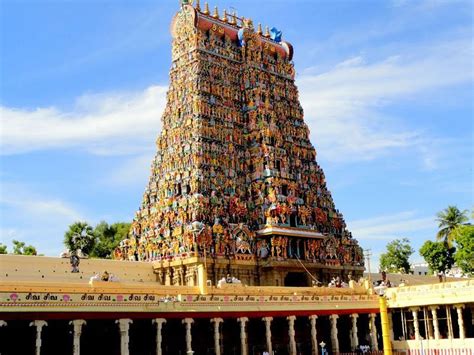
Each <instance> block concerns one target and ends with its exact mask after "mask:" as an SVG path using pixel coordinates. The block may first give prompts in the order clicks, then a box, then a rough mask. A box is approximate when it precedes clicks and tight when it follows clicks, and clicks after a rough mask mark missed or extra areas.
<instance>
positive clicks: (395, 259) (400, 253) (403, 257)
mask: <svg viewBox="0 0 474 355" xmlns="http://www.w3.org/2000/svg"><path fill="white" fill-rule="evenodd" d="M386 248H387V252H386V253H383V254H382V255H381V256H380V269H381V270H382V271H386V272H400V271H401V272H403V273H405V274H408V273H409V272H410V262H409V261H408V260H409V259H410V256H411V255H412V254H413V253H414V252H415V251H414V250H413V248H412V247H411V246H410V241H409V240H408V239H407V238H403V239H396V240H394V241H392V242H390V243H388V244H387V247H386Z"/></svg>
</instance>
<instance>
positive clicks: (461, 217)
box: [436, 206, 468, 247]
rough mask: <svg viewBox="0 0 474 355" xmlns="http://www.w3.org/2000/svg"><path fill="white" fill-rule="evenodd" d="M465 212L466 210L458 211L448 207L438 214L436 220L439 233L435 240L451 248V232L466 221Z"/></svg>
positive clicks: (452, 237) (455, 208)
mask: <svg viewBox="0 0 474 355" xmlns="http://www.w3.org/2000/svg"><path fill="white" fill-rule="evenodd" d="M467 212H468V211H466V210H465V211H460V210H459V208H457V207H456V206H448V208H445V209H444V210H443V211H441V212H438V214H437V215H436V216H437V217H438V218H437V219H436V220H437V221H438V222H439V225H438V227H439V231H438V234H437V235H436V239H437V240H438V241H443V242H445V243H446V244H447V245H448V246H449V247H452V245H453V240H454V236H453V235H452V232H453V230H454V229H455V228H456V227H459V226H460V225H462V224H463V223H465V222H467V221H468V217H467Z"/></svg>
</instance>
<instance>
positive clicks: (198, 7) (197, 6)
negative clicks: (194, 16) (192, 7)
mask: <svg viewBox="0 0 474 355" xmlns="http://www.w3.org/2000/svg"><path fill="white" fill-rule="evenodd" d="M196 10H198V11H201V4H200V1H199V0H196Z"/></svg>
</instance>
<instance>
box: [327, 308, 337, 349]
mask: <svg viewBox="0 0 474 355" xmlns="http://www.w3.org/2000/svg"><path fill="white" fill-rule="evenodd" d="M338 318H339V316H338V315H337V314H331V315H330V316H329V319H330V321H331V347H332V352H333V353H338V352H339V339H338V338H337V319H338Z"/></svg>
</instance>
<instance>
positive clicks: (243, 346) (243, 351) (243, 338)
mask: <svg viewBox="0 0 474 355" xmlns="http://www.w3.org/2000/svg"><path fill="white" fill-rule="evenodd" d="M248 321H249V319H248V318H247V317H241V318H237V322H239V323H240V355H247V354H248V344H247V332H246V330H245V324H246V323H247V322H248Z"/></svg>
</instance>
